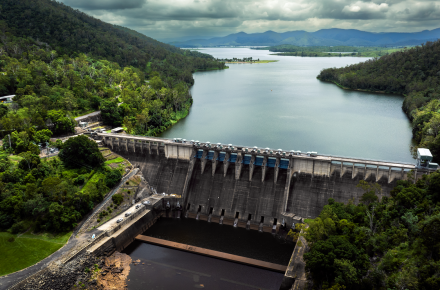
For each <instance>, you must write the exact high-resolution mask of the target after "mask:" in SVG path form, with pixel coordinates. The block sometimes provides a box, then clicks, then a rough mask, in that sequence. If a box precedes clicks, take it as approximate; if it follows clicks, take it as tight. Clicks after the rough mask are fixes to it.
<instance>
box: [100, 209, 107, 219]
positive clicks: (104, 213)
mask: <svg viewBox="0 0 440 290" xmlns="http://www.w3.org/2000/svg"><path fill="white" fill-rule="evenodd" d="M106 215H108V212H107V211H106V210H104V211H102V212H100V213H99V217H104V216H106Z"/></svg>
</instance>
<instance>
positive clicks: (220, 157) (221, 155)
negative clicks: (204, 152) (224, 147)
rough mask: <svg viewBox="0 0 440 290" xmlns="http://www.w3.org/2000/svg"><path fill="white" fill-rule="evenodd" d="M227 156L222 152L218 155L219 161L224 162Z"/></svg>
mask: <svg viewBox="0 0 440 290" xmlns="http://www.w3.org/2000/svg"><path fill="white" fill-rule="evenodd" d="M225 155H226V153H225V152H220V153H219V154H218V157H217V160H218V161H220V162H223V160H225Z"/></svg>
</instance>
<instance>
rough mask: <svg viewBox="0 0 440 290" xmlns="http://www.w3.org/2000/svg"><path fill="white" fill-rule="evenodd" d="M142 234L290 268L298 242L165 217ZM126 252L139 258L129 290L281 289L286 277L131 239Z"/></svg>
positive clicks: (243, 230) (131, 268)
mask: <svg viewBox="0 0 440 290" xmlns="http://www.w3.org/2000/svg"><path fill="white" fill-rule="evenodd" d="M143 235H146V236H151V237H155V238H159V239H163V240H168V241H173V242H178V243H184V244H187V245H191V246H196V247H201V248H205V249H210V250H215V251H220V252H224V253H229V254H233V255H238V256H242V257H247V258H251V259H257V260H262V261H266V262H270V263H275V264H279V265H285V266H286V265H287V264H288V263H289V261H290V258H291V256H292V252H293V249H294V244H293V243H289V242H286V241H285V240H284V239H281V238H279V237H276V236H273V235H272V234H270V233H260V232H258V231H255V230H246V229H243V228H234V227H232V226H228V225H219V224H217V223H208V222H206V221H197V220H195V219H185V218H183V219H172V218H161V219H159V220H158V221H157V222H156V224H154V225H153V226H152V227H151V228H149V229H148V230H147V231H146V232H145V233H143ZM124 253H126V254H128V255H130V257H131V258H132V259H133V260H140V264H139V265H137V266H131V267H130V274H129V276H128V279H129V280H128V281H127V286H128V289H130V290H144V289H164V290H168V289H170V290H171V289H181V290H186V289H188V290H190V289H197V288H205V289H213V290H217V289H218V290H223V289H228V290H235V289H236V290H248V289H249V290H252V289H253V290H256V289H265V290H278V289H279V288H280V285H281V282H282V280H283V276H284V274H283V273H278V272H272V271H269V270H264V269H260V268H255V267H251V266H247V265H242V264H238V263H233V262H229V261H224V260H220V259H215V258H210V257H206V256H201V255H196V254H193V253H188V252H182V251H179V250H175V249H169V248H165V247H160V246H156V245H151V244H147V243H143V242H140V241H135V242H133V243H131V244H130V245H129V246H128V247H127V248H126V249H125V250H124Z"/></svg>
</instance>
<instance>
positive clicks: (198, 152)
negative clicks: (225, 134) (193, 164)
mask: <svg viewBox="0 0 440 290" xmlns="http://www.w3.org/2000/svg"><path fill="white" fill-rule="evenodd" d="M202 155H203V150H198V151H197V154H196V158H199V159H200V158H202Z"/></svg>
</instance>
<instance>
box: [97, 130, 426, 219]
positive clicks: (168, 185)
mask: <svg viewBox="0 0 440 290" xmlns="http://www.w3.org/2000/svg"><path fill="white" fill-rule="evenodd" d="M97 138H99V139H102V140H103V142H104V143H105V144H106V145H107V146H108V147H109V148H111V149H112V150H115V151H118V153H119V154H121V155H122V156H124V157H125V158H127V159H128V160H130V162H132V163H133V164H137V165H138V166H139V167H140V168H141V170H142V171H143V173H144V176H145V177H146V179H147V180H148V181H149V182H150V183H152V184H153V185H154V186H155V188H157V189H158V192H162V191H164V192H167V193H175V194H178V195H181V196H182V199H183V200H182V202H183V204H184V205H185V207H186V210H188V211H189V212H193V213H202V214H206V215H216V216H225V217H230V218H236V219H237V220H238V221H239V220H243V221H252V222H255V223H258V222H260V223H261V222H263V223H265V224H268V222H269V221H270V223H273V224H276V223H277V222H278V223H279V222H280V221H282V220H283V219H284V220H285V221H286V222H292V221H294V219H295V217H296V218H297V219H298V218H299V217H301V218H308V217H316V216H317V215H319V212H320V211H321V209H322V207H323V206H324V205H325V204H326V202H327V199H328V198H330V197H332V198H335V199H336V200H337V201H344V202H347V201H348V200H349V199H358V198H359V197H360V196H361V195H362V194H363V192H362V191H361V190H360V189H359V188H356V185H357V184H358V182H359V180H366V181H368V182H378V183H379V184H381V186H382V190H383V196H386V195H389V192H390V191H391V189H392V188H393V187H394V185H395V182H396V181H397V180H407V179H408V178H410V179H411V181H412V182H415V181H416V180H417V179H419V178H421V177H422V175H423V174H428V173H429V172H431V171H433V170H429V169H420V168H418V167H417V166H416V165H415V164H410V163H398V162H387V161H379V160H368V159H355V158H346V157H337V156H329V155H318V154H315V153H314V152H310V153H300V152H299V151H290V152H288V151H282V150H279V151H278V150H270V149H268V148H258V147H253V148H250V147H245V146H232V145H225V144H210V143H208V142H207V143H200V142H188V141H177V142H176V140H170V139H163V138H155V137H144V136H134V135H122V134H107V133H97ZM409 172H411V174H408V173H409ZM221 177H222V178H221ZM246 218H247V220H246ZM268 219H269V221H268Z"/></svg>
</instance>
